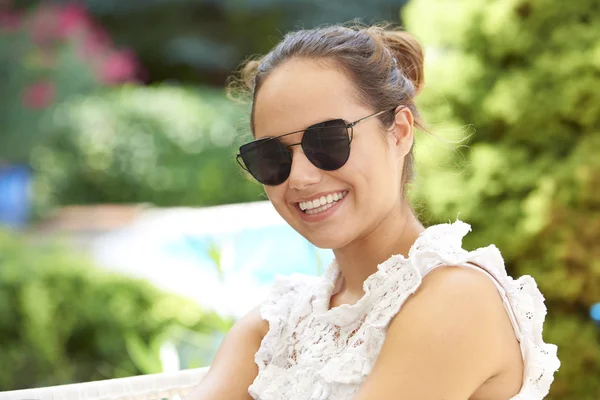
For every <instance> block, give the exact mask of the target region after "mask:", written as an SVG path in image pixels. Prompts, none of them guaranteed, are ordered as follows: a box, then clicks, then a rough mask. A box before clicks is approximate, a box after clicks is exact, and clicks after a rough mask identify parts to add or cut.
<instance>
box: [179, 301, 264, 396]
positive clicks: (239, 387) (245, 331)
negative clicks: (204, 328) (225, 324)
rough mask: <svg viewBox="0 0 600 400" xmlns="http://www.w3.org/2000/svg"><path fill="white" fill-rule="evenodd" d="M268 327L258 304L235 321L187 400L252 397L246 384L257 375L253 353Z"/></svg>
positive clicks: (249, 383) (250, 382)
mask: <svg viewBox="0 0 600 400" xmlns="http://www.w3.org/2000/svg"><path fill="white" fill-rule="evenodd" d="M268 329H269V327H268V323H267V322H266V321H264V320H263V319H262V318H261V315H260V306H258V307H256V308H254V309H253V310H252V311H250V312H249V313H248V314H247V315H246V316H244V317H243V318H241V319H240V320H239V321H237V322H236V323H235V325H234V326H233V327H232V328H231V329H230V331H229V332H228V333H227V336H226V337H225V339H224V340H223V343H222V344H221V346H220V347H219V350H218V351H217V354H216V355H215V358H214V360H213V363H212V365H211V367H210V370H209V371H208V373H207V374H206V376H205V377H204V379H203V380H202V381H201V383H200V385H198V386H197V387H196V388H195V389H194V390H192V392H191V393H190V394H189V395H188V396H187V397H186V400H208V399H210V400H221V399H222V400H242V399H245V400H246V399H247V400H251V399H252V397H251V396H250V394H249V393H248V387H249V386H250V385H251V384H252V382H253V381H254V379H255V378H256V376H257V374H258V367H257V366H256V364H255V363H254V355H255V354H256V352H257V351H258V349H259V347H260V343H261V341H262V339H263V337H264V336H265V334H266V333H267V331H268Z"/></svg>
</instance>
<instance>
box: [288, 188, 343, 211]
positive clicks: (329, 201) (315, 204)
mask: <svg viewBox="0 0 600 400" xmlns="http://www.w3.org/2000/svg"><path fill="white" fill-rule="evenodd" d="M347 193H348V192H346V191H343V192H337V193H333V194H328V195H327V196H321V197H319V198H318V199H314V200H312V201H301V202H300V204H299V205H300V209H301V210H302V211H305V212H306V213H307V214H315V213H318V212H321V211H325V210H327V209H328V208H331V207H332V206H333V204H334V203H335V202H336V201H339V200H341V199H343V198H344V196H346V194H347Z"/></svg>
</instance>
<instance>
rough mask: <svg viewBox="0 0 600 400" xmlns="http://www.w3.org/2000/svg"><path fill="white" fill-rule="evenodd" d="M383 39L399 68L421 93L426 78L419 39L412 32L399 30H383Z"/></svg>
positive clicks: (417, 91)
mask: <svg viewBox="0 0 600 400" xmlns="http://www.w3.org/2000/svg"><path fill="white" fill-rule="evenodd" d="M383 40H384V43H385V46H386V47H387V48H388V50H389V51H390V52H391V53H392V57H393V58H395V62H396V63H397V65H398V68H400V70H401V71H402V72H403V73H404V75H406V77H407V78H408V79H410V81H411V82H412V84H413V85H414V87H415V91H416V93H419V92H420V91H421V89H422V88H423V83H424V80H425V74H424V70H423V69H424V59H423V48H422V47H421V45H420V44H419V41H418V40H417V39H416V38H415V37H414V36H413V35H411V34H410V33H408V32H405V31H399V30H390V31H383Z"/></svg>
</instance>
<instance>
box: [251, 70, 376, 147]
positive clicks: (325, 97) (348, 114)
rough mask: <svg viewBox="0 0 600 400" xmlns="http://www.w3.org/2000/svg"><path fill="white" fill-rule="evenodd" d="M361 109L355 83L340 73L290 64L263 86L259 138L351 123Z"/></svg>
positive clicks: (256, 114)
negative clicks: (334, 121) (317, 125)
mask: <svg viewBox="0 0 600 400" xmlns="http://www.w3.org/2000/svg"><path fill="white" fill-rule="evenodd" d="M364 109H365V107H364V106H361V105H359V103H358V101H357V96H356V90H355V88H354V85H353V84H352V82H351V81H350V80H349V79H348V78H347V77H346V75H345V74H344V73H342V72H341V71H340V70H339V69H337V68H335V67H333V66H327V65H325V64H323V63H317V62H316V61H312V60H290V61H288V62H286V63H284V64H283V65H281V66H279V67H278V68H277V69H276V70H274V71H273V72H272V73H271V74H270V75H269V76H268V77H267V79H266V80H265V81H264V82H263V85H262V87H261V88H260V90H259V91H258V94H257V97H256V101H255V104H254V130H255V132H254V133H255V136H256V138H260V137H265V136H277V135H281V134H284V133H287V132H293V131H297V130H302V129H305V128H307V127H308V126H310V125H312V124H315V123H318V122H322V121H325V120H329V119H336V118H343V119H346V120H349V119H351V118H352V116H355V115H357V114H360V111H361V110H364Z"/></svg>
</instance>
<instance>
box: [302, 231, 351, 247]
mask: <svg viewBox="0 0 600 400" xmlns="http://www.w3.org/2000/svg"><path fill="white" fill-rule="evenodd" d="M299 233H300V234H301V235H302V236H304V238H305V239H306V240H308V241H309V242H310V243H311V244H312V245H313V246H315V247H318V248H320V249H331V250H335V249H339V248H341V247H344V246H345V245H347V244H348V243H349V242H350V240H349V239H348V238H346V237H343V236H342V235H340V234H339V232H338V234H325V233H324V232H308V233H307V234H304V232H299Z"/></svg>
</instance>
